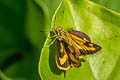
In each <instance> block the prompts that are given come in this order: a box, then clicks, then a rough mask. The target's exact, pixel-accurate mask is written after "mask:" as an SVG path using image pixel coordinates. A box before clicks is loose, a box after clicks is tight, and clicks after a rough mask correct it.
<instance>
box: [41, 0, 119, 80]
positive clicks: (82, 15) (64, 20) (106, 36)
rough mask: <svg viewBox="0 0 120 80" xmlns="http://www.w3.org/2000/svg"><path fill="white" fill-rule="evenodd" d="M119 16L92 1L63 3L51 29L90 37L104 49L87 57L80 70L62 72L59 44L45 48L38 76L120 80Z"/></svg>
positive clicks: (66, 79)
mask: <svg viewBox="0 0 120 80" xmlns="http://www.w3.org/2000/svg"><path fill="white" fill-rule="evenodd" d="M119 22H120V14H118V13H116V12H114V11H112V10H110V9H107V8H105V7H103V6H100V5H98V4H95V3H93V2H91V1H89V0H63V1H62V2H61V4H60V5H59V7H58V9H57V10H56V13H55V15H54V16H53V20H52V25H51V28H55V27H56V26H61V27H62V28H64V29H65V30H69V29H74V30H78V31H82V32H85V33H86V34H88V35H89V36H90V37H91V38H92V41H93V42H94V43H96V44H98V45H100V46H101V47H102V50H101V51H99V52H97V53H96V54H93V55H90V56H87V57H84V59H85V62H82V66H81V67H80V68H74V67H73V68H71V69H69V70H68V71H66V73H64V72H62V71H60V70H59V69H58V68H57V66H56V62H55V54H56V45H55V44H53V45H51V46H50V47H49V48H45V46H47V45H48V44H49V43H50V42H51V39H49V38H47V40H46V42H45V45H44V47H43V48H42V52H41V56H40V62H39V73H40V76H41V78H42V79H43V80H51V79H52V80H63V79H64V80H73V79H74V80H118V79H120V76H119V75H120V70H119V66H120V65H119V56H120V53H119V52H120V48H119V45H120V42H119V41H120V36H119V35H120V28H119V26H120V23H119Z"/></svg>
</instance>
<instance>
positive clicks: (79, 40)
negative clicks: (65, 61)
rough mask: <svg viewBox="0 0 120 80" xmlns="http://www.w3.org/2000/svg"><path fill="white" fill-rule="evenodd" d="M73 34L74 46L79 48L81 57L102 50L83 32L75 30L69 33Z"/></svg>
mask: <svg viewBox="0 0 120 80" xmlns="http://www.w3.org/2000/svg"><path fill="white" fill-rule="evenodd" d="M68 32H69V33H70V34H71V39H72V41H73V43H74V44H73V45H76V46H77V48H79V51H80V54H81V55H88V54H93V53H95V52H97V51H99V50H100V49H101V47H100V46H98V45H96V44H94V43H92V42H91V40H90V38H89V37H88V36H87V35H86V34H85V33H83V32H78V31H75V30H70V31H68Z"/></svg>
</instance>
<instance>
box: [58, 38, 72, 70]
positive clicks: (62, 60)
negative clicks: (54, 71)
mask: <svg viewBox="0 0 120 80" xmlns="http://www.w3.org/2000/svg"><path fill="white" fill-rule="evenodd" d="M56 64H57V67H58V68H59V69H61V70H68V69H69V68H70V61H69V56H68V54H67V52H66V50H65V47H64V43H63V42H62V41H59V40H57V54H56Z"/></svg>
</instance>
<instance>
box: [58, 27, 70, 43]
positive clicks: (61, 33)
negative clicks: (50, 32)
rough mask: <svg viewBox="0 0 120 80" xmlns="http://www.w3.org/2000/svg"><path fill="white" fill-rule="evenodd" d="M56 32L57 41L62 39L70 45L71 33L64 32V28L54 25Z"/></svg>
mask: <svg viewBox="0 0 120 80" xmlns="http://www.w3.org/2000/svg"><path fill="white" fill-rule="evenodd" d="M56 34H57V39H58V40H59V41H64V42H66V43H69V45H71V37H70V36H71V35H70V34H69V33H68V32H66V31H65V30H64V29H62V28H61V27H56Z"/></svg>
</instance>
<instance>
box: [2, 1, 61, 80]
mask: <svg viewBox="0 0 120 80" xmlns="http://www.w3.org/2000/svg"><path fill="white" fill-rule="evenodd" d="M59 3H60V0H0V80H9V79H10V80H40V77H39V73H38V63H39V57H40V50H41V48H42V46H43V44H44V41H45V37H46V36H47V33H44V32H43V33H40V30H49V28H50V21H51V19H52V15H53V14H54V11H55V10H56V8H57V6H58V5H59Z"/></svg>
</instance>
